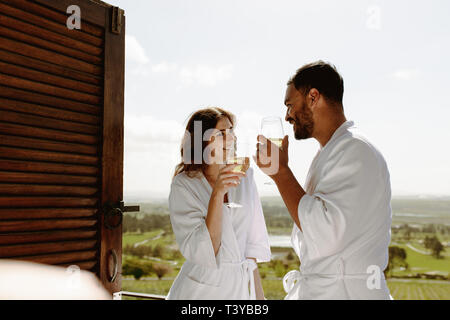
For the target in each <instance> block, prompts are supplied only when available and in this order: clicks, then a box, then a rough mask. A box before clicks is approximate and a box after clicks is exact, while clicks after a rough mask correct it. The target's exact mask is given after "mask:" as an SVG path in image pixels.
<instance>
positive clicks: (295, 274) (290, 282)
mask: <svg viewBox="0 0 450 320" xmlns="http://www.w3.org/2000/svg"><path fill="white" fill-rule="evenodd" d="M368 276H370V273H353V274H346V273H345V272H344V261H343V260H342V259H339V262H338V273H335V274H330V273H328V274H327V273H304V272H302V271H301V270H291V271H289V272H288V273H286V274H285V275H284V277H283V288H284V291H285V292H286V293H289V292H291V290H293V289H294V287H296V288H298V287H300V280H302V279H305V280H307V279H308V278H314V279H338V280H343V279H344V278H345V279H361V280H366V279H367V277H368Z"/></svg>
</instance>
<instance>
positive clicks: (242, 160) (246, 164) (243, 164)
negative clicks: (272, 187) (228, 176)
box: [227, 157, 250, 173]
mask: <svg viewBox="0 0 450 320" xmlns="http://www.w3.org/2000/svg"><path fill="white" fill-rule="evenodd" d="M227 164H237V166H236V167H234V169H233V172H242V173H245V172H246V171H247V170H248V168H250V157H232V158H230V159H228V160H227Z"/></svg>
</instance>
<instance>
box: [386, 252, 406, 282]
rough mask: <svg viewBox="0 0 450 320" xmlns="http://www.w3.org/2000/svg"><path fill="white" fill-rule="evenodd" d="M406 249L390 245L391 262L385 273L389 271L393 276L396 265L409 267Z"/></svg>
mask: <svg viewBox="0 0 450 320" xmlns="http://www.w3.org/2000/svg"><path fill="white" fill-rule="evenodd" d="M406 257H407V254H406V250H405V249H403V248H400V247H397V246H391V247H389V262H388V265H387V267H386V270H384V273H385V275H386V274H387V273H388V272H389V273H390V275H391V276H392V272H393V271H394V269H395V268H396V267H405V268H406V269H408V263H407V262H406Z"/></svg>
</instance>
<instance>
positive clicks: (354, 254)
mask: <svg viewBox="0 0 450 320" xmlns="http://www.w3.org/2000/svg"><path fill="white" fill-rule="evenodd" d="M305 186H306V188H305V191H306V194H305V195H304V196H303V197H302V198H301V200H300V202H299V205H298V216H299V220H300V225H301V227H302V231H300V230H299V228H298V227H297V225H295V224H294V228H293V230H292V239H291V240H292V245H293V247H294V250H295V251H296V253H297V255H298V256H299V258H300V262H301V266H300V270H295V271H290V272H289V273H287V274H286V275H285V277H284V279H283V285H284V288H285V290H286V292H287V293H288V294H287V296H286V297H285V299H389V298H390V294H389V289H388V288H387V286H386V281H385V279H384V276H383V270H384V269H385V268H386V266H387V262H388V257H389V256H388V245H389V242H390V230H391V219H392V216H391V205H390V201H391V187H390V178H389V171H388V168H387V165H386V162H385V160H384V159H383V156H382V155H381V153H380V152H379V151H378V150H377V149H376V148H375V147H374V146H373V145H372V144H371V143H370V142H369V141H368V140H367V139H366V138H365V137H364V136H363V135H362V134H361V133H360V132H358V129H357V128H356V127H355V126H354V123H353V122H352V121H347V122H345V123H343V124H342V125H341V126H340V127H339V128H338V129H337V130H336V131H335V132H334V134H333V136H332V137H331V139H330V140H329V141H328V143H327V144H326V145H325V146H324V147H323V148H321V149H320V150H319V151H318V153H317V155H316V156H315V158H314V160H313V161H312V164H311V167H310V169H309V172H308V176H307V179H306V183H305Z"/></svg>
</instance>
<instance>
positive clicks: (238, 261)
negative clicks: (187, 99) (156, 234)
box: [167, 108, 270, 300]
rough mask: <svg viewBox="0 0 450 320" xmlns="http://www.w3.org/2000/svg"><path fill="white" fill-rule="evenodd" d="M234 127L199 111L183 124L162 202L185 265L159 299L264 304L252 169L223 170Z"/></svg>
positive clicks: (217, 113) (264, 250)
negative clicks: (229, 204) (175, 161)
mask: <svg viewBox="0 0 450 320" xmlns="http://www.w3.org/2000/svg"><path fill="white" fill-rule="evenodd" d="M234 122H235V121H234V116H233V115H232V114H231V113H229V112H227V111H225V110H223V109H220V108H207V109H202V110H199V111H197V112H195V113H194V114H193V115H192V116H191V118H190V119H189V121H188V123H187V127H186V134H185V137H184V139H183V143H182V147H181V157H182V161H181V163H180V164H178V165H177V167H176V169H175V176H174V178H173V181H172V185H171V191H170V195H169V210H170V219H171V222H172V228H173V231H174V233H175V237H176V240H177V243H178V246H179V248H180V251H181V253H182V254H183V256H184V257H185V258H186V262H185V263H184V265H183V267H182V268H181V270H180V272H179V274H178V276H177V278H176V279H175V281H174V283H173V285H172V288H171V289H170V292H169V294H168V296H167V299H199V300H206V299H207V300H210V299H233V300H238V299H264V293H263V290H262V285H261V279H260V276H259V272H258V268H257V266H256V262H266V261H270V246H269V241H268V235H267V229H266V225H265V222H264V216H263V212H262V208H261V202H260V200H259V196H258V192H257V190H256V185H255V182H254V180H253V170H252V169H251V168H249V169H248V170H247V172H246V174H243V173H240V172H233V171H232V170H233V168H234V167H235V165H225V164H224V163H225V159H227V157H229V156H230V155H231V153H232V152H234V145H235V140H236V138H235V136H234V133H233V128H234ZM194 132H195V134H196V135H197V136H194ZM200 133H201V136H199V135H200ZM196 139H197V142H195V141H196ZM200 141H201V142H200ZM200 145H201V148H200V147H199V146H200ZM192 151H194V152H192ZM227 202H235V203H239V204H240V205H242V207H240V208H229V207H227V206H226V203H227Z"/></svg>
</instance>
